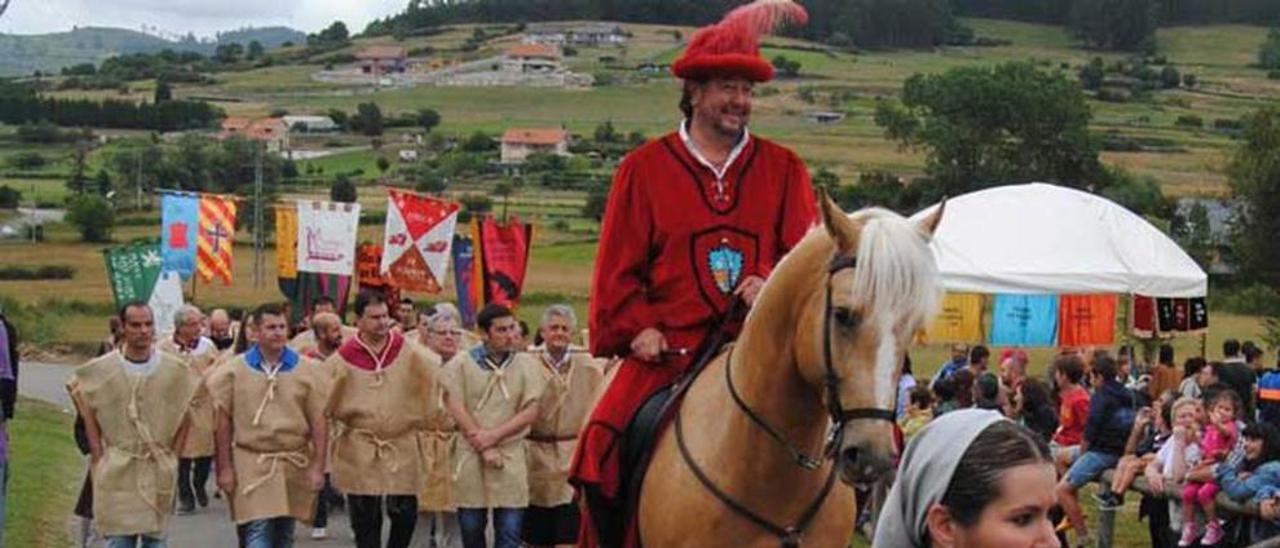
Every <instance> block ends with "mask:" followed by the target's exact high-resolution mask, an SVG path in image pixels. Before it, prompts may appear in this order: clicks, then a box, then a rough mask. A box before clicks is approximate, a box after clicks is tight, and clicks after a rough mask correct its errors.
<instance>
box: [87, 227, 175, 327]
mask: <svg viewBox="0 0 1280 548" xmlns="http://www.w3.org/2000/svg"><path fill="white" fill-rule="evenodd" d="M103 255H104V257H105V259H106V261H107V279H108V280H109V281H110V283H111V293H112V295H113V296H114V297H115V303H116V308H120V307H121V306H124V305H125V303H129V302H134V301H142V302H145V303H147V304H148V305H150V306H151V312H152V318H153V319H154V321H155V325H156V329H157V330H158V331H160V332H163V331H167V330H169V329H172V328H173V316H174V314H176V313H177V312H178V309H179V308H181V307H182V304H183V300H182V277H181V276H180V275H179V274H178V273H177V272H166V271H163V270H162V268H163V265H164V259H163V258H162V255H161V252H160V244H159V243H158V242H155V241H151V242H148V243H136V244H130V245H126V246H121V247H115V248H111V249H107V250H105V251H103Z"/></svg>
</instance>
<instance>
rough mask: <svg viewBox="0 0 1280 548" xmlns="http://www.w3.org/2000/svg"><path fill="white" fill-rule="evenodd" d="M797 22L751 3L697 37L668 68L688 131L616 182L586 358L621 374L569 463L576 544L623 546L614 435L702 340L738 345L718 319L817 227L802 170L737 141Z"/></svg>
mask: <svg viewBox="0 0 1280 548" xmlns="http://www.w3.org/2000/svg"><path fill="white" fill-rule="evenodd" d="M805 18H806V15H805V12H804V10H803V8H801V7H800V6H799V5H797V4H795V3H793V2H791V1H790V0H757V1H756V2H753V3H751V4H748V5H746V6H742V7H740V8H738V9H735V10H734V11H733V12H730V14H729V15H728V16H726V17H725V19H724V20H723V21H721V22H720V23H718V24H716V25H712V26H710V27H706V28H703V29H701V30H699V31H698V32H697V33H696V34H694V36H693V38H692V39H691V41H690V44H689V46H688V48H687V49H686V50H685V52H684V54H683V55H682V56H681V58H680V59H678V60H677V61H676V62H675V63H674V64H673V65H672V71H673V72H674V73H675V74H676V76H678V77H680V78H681V79H683V86H684V89H683V94H682V97H681V100H680V110H681V112H682V113H683V114H684V120H683V121H682V122H681V123H680V126H679V127H678V129H677V131H674V132H672V133H669V134H667V135H665V136H663V137H661V138H659V139H656V140H654V141H651V142H649V143H647V144H646V145H644V146H642V147H640V148H639V149H637V150H635V151H633V152H632V153H631V154H629V155H628V156H627V158H625V159H624V160H623V162H622V163H621V165H619V167H618V170H617V172H616V173H615V174H614V182H613V187H612V190H611V191H610V194H609V200H608V204H607V206H606V209H605V217H604V223H603V228H602V231H601V238H600V248H599V253H598V257H597V260H596V269H595V274H594V278H593V281H592V291H591V306H590V334H591V351H592V353H593V354H594V355H596V356H600V357H605V356H625V357H626V361H625V362H623V364H622V365H621V366H620V368H619V370H618V371H617V374H616V377H615V379H614V380H613V382H612V384H610V386H609V388H608V390H607V391H606V392H605V394H604V395H603V397H602V398H601V400H600V402H599V403H598V404H597V406H596V409H595V411H594V412H593V414H592V416H591V418H590V419H589V421H588V424H587V426H586V428H585V429H584V431H583V433H582V438H581V443H580V444H579V445H578V450H577V454H576V455H575V457H574V462H573V467H572V469H571V482H572V483H574V485H576V486H577V487H578V488H579V490H580V492H581V493H582V494H583V495H584V497H585V499H586V501H587V503H588V512H587V514H588V515H586V516H584V519H583V522H582V535H581V536H580V545H584V546H592V545H600V546H620V545H622V544H624V543H625V542H626V541H625V540H624V539H623V536H624V534H625V532H626V525H624V524H625V517H624V516H623V515H622V514H623V513H624V512H625V508H626V503H627V501H626V500H625V492H624V491H625V488H626V486H625V485H623V484H622V482H623V480H622V476H623V474H624V470H622V469H621V468H622V462H621V461H622V458H621V452H622V447H621V445H622V444H621V442H622V433H623V432H625V431H626V429H627V427H628V425H629V424H630V422H631V421H632V418H633V416H634V415H635V413H636V411H637V409H638V408H639V407H640V406H641V405H642V404H643V403H644V402H645V400H647V399H648V398H649V397H650V396H652V395H653V394H654V393H656V392H658V391H660V390H661V389H662V388H663V387H666V386H669V385H671V384H672V383H674V382H676V381H677V380H678V379H679V378H680V377H681V376H682V375H683V374H684V373H685V372H686V370H688V369H689V368H690V366H691V365H692V363H693V361H694V359H696V356H698V355H700V354H701V353H702V350H703V348H702V347H703V346H704V344H706V343H707V341H708V339H709V338H711V337H710V336H711V335H713V334H714V333H715V332H716V331H717V330H718V329H722V328H723V329H725V330H726V331H728V335H729V336H734V335H736V333H737V329H738V328H739V325H738V321H737V320H740V319H741V318H731V319H730V321H725V322H722V321H720V320H721V318H722V317H723V316H726V315H727V314H728V313H729V312H730V310H731V308H732V307H731V304H732V303H733V301H735V300H738V299H741V300H742V302H743V303H744V304H746V305H747V306H748V307H749V306H750V305H751V304H752V303H753V302H754V301H755V299H756V296H757V295H758V294H759V291H760V288H761V287H762V286H763V285H764V280H765V279H766V278H768V276H769V273H770V272H772V271H773V268H774V266H775V265H776V264H777V263H778V261H779V260H781V258H782V257H783V255H785V254H786V253H787V251H789V250H790V249H791V247H792V246H794V245H795V244H796V243H797V242H799V241H800V239H801V238H802V237H803V236H804V235H805V233H806V232H807V231H808V230H809V228H810V227H811V226H812V225H813V223H814V222H815V220H816V218H817V208H816V203H815V201H814V196H813V189H812V186H811V185H810V181H809V174H808V171H807V169H806V167H805V165H804V162H803V161H802V160H801V159H800V157H799V156H797V155H796V154H795V153H794V152H792V151H791V150H789V149H787V148H784V147H782V146H780V145H778V144H775V143H773V142H771V141H768V140H765V139H761V138H759V137H756V136H754V135H751V134H750V132H749V131H748V130H747V122H748V120H749V118H750V115H751V100H752V88H753V86H754V85H755V84H756V83H758V82H766V81H769V80H770V79H772V77H773V73H774V69H773V66H772V65H770V63H769V62H768V61H767V60H765V59H764V58H763V57H761V56H760V52H759V45H758V38H759V36H760V35H761V34H764V33H767V32H770V31H771V30H772V29H773V28H775V27H776V26H778V25H779V24H780V23H782V22H785V21H792V22H798V23H802V22H804V20H805Z"/></svg>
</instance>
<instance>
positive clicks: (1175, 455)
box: [1143, 397, 1200, 547]
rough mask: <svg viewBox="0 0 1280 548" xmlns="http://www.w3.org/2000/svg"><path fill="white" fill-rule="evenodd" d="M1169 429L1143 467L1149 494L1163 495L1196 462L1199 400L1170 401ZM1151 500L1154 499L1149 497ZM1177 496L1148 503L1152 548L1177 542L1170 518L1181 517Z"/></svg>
mask: <svg viewBox="0 0 1280 548" xmlns="http://www.w3.org/2000/svg"><path fill="white" fill-rule="evenodd" d="M1170 415H1171V417H1170V418H1171V419H1172V420H1171V421H1170V422H1171V424H1172V429H1171V432H1170V435H1169V439H1168V440H1166V441H1165V443H1164V445H1163V446H1162V447H1161V448H1160V450H1159V451H1158V452H1156V458H1155V459H1154V460H1152V461H1151V462H1150V463H1148V464H1147V469H1146V470H1145V471H1144V472H1143V477H1144V478H1146V480H1147V486H1148V487H1149V488H1150V490H1151V492H1152V493H1153V494H1159V495H1160V496H1163V494H1165V493H1167V491H1166V486H1170V487H1175V488H1176V484H1178V483H1181V482H1182V481H1183V480H1184V479H1185V478H1186V475H1187V471H1188V470H1190V469H1191V468H1194V467H1195V466H1196V465H1198V464H1199V463H1200V446H1199V445H1198V444H1197V443H1196V441H1197V437H1196V432H1197V421H1198V420H1199V418H1200V400H1198V399H1196V398H1189V397H1180V398H1178V399H1177V400H1175V401H1174V402H1173V409H1172V412H1171V413H1170ZM1153 498H1154V497H1153ZM1180 498H1181V497H1178V496H1174V497H1170V500H1168V502H1167V503H1166V504H1164V505H1156V504H1151V509H1150V511H1149V512H1148V514H1149V516H1150V521H1149V523H1148V526H1149V528H1150V532H1151V545H1152V546H1160V547H1164V546H1173V545H1174V543H1176V542H1177V540H1176V539H1177V533H1176V531H1177V530H1180V529H1181V526H1180V525H1175V524H1174V523H1172V521H1171V518H1172V517H1175V516H1181V515H1182V509H1181V505H1180V503H1179V502H1178V501H1179V499H1180Z"/></svg>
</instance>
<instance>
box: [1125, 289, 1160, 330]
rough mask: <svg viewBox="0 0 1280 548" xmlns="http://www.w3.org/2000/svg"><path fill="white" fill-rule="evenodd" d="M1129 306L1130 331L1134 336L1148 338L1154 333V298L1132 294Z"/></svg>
mask: <svg viewBox="0 0 1280 548" xmlns="http://www.w3.org/2000/svg"><path fill="white" fill-rule="evenodd" d="M1132 303H1133V304H1132V305H1131V306H1130V307H1129V326H1130V331H1131V332H1132V333H1133V335H1134V336H1135V337H1141V338H1144V339H1145V338H1150V337H1154V336H1155V334H1156V300H1155V299H1153V298H1151V297H1147V296H1145V295H1133V301H1132Z"/></svg>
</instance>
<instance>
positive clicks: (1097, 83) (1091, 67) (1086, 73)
mask: <svg viewBox="0 0 1280 548" xmlns="http://www.w3.org/2000/svg"><path fill="white" fill-rule="evenodd" d="M1106 77H1107V71H1106V69H1105V67H1103V64H1102V58H1101V57H1094V58H1093V60H1092V61H1089V64H1087V65H1085V66H1083V67H1081V68H1080V87H1083V88H1084V89H1087V90H1090V91H1096V90H1098V89H1099V88H1101V87H1102V82H1103V81H1104V80H1105V79H1106Z"/></svg>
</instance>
